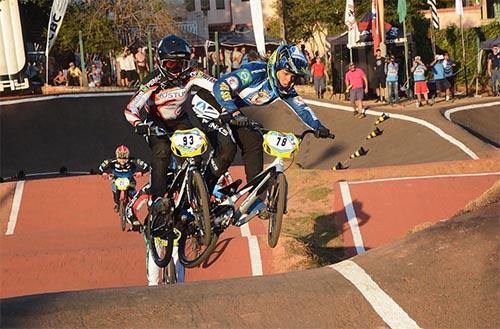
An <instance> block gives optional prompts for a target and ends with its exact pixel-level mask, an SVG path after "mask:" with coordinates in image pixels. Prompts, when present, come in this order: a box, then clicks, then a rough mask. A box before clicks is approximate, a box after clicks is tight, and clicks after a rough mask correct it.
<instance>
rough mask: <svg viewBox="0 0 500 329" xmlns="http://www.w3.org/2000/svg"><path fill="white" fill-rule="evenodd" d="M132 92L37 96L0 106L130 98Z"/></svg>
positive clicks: (2, 102) (4, 103)
mask: <svg viewBox="0 0 500 329" xmlns="http://www.w3.org/2000/svg"><path fill="white" fill-rule="evenodd" d="M133 94H134V92H132V91H127V92H116V93H86V94H62V95H52V96H38V97H30V98H23V99H11V100H7V101H0V105H13V104H22V103H30V102H43V101H50V100H53V99H61V98H80V97H115V96H132V95H133Z"/></svg>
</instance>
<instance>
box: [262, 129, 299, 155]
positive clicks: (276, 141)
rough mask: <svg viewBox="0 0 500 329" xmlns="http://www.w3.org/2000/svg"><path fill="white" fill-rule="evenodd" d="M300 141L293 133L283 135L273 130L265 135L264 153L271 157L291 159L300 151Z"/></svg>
mask: <svg viewBox="0 0 500 329" xmlns="http://www.w3.org/2000/svg"><path fill="white" fill-rule="evenodd" d="M299 144H300V143H299V139H298V138H297V137H295V135H294V134H292V133H281V132H279V131H274V130H271V131H270V132H268V133H267V134H265V135H264V142H263V143H262V146H263V147H264V152H266V153H267V154H269V155H272V156H275V157H280V158H290V157H291V156H292V155H293V154H294V153H295V152H297V151H298V150H299Z"/></svg>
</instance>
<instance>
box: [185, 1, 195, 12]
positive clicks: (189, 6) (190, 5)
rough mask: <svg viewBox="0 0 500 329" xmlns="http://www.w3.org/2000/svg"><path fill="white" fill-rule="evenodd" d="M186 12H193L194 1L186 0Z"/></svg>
mask: <svg viewBox="0 0 500 329" xmlns="http://www.w3.org/2000/svg"><path fill="white" fill-rule="evenodd" d="M186 10H187V11H194V0H186Z"/></svg>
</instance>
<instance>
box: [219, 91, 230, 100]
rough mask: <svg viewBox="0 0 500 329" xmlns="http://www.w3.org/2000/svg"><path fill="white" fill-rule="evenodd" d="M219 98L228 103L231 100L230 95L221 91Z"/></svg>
mask: <svg viewBox="0 0 500 329" xmlns="http://www.w3.org/2000/svg"><path fill="white" fill-rule="evenodd" d="M220 97H221V98H222V100H224V101H226V102H227V101H230V100H231V93H230V92H229V91H222V92H221V93H220Z"/></svg>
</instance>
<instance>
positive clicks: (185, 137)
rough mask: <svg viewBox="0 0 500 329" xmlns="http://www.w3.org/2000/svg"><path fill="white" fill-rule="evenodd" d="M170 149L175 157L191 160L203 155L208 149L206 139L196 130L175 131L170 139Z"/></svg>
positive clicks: (201, 132)
mask: <svg viewBox="0 0 500 329" xmlns="http://www.w3.org/2000/svg"><path fill="white" fill-rule="evenodd" d="M170 142H171V143H170V149H171V150H172V152H174V154H175V155H177V156H179V157H183V158H191V157H195V156H197V155H200V154H203V153H205V151H206V150H207V148H208V142H207V137H206V136H205V134H204V133H203V131H201V130H200V129H198V128H192V129H188V130H176V131H175V132H174V134H173V135H172V137H170Z"/></svg>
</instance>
